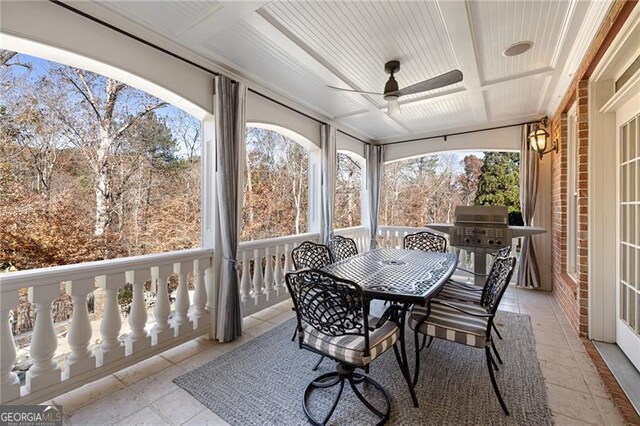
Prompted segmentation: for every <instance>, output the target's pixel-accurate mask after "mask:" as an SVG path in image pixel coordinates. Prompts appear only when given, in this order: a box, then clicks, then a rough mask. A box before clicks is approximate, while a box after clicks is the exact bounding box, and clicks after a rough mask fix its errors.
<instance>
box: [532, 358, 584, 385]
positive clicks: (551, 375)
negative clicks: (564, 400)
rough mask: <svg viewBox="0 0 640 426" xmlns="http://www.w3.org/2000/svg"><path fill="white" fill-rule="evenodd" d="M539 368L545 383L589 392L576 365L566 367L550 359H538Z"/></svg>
mask: <svg viewBox="0 0 640 426" xmlns="http://www.w3.org/2000/svg"><path fill="white" fill-rule="evenodd" d="M540 368H541V369H542V374H543V375H544V380H545V382H546V383H552V384H554V385H557V386H561V387H563V388H569V389H573V390H576V391H579V392H583V393H589V387H588V385H587V382H586V380H585V379H584V378H583V377H582V372H581V371H580V369H579V368H578V367H567V366H566V365H560V364H557V363H555V362H550V361H544V360H543V361H540Z"/></svg>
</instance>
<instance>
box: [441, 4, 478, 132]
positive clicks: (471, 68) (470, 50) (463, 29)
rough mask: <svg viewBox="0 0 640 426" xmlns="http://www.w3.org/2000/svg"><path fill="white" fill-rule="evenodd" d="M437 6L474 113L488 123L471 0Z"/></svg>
mask: <svg viewBox="0 0 640 426" xmlns="http://www.w3.org/2000/svg"><path fill="white" fill-rule="evenodd" d="M436 6H437V7H438V10H439V12H440V16H441V18H442V22H443V24H444V26H445V28H446V30H447V34H448V35H449V41H450V43H451V49H452V51H453V54H454V56H455V57H456V62H457V63H458V67H459V68H460V71H462V74H463V75H464V80H463V83H464V85H465V87H466V88H467V89H468V90H469V103H470V105H471V110H472V111H473V116H474V117H475V118H476V120H477V121H478V122H480V123H488V122H489V117H488V115H487V107H486V104H485V99H484V94H483V93H482V91H481V90H477V89H480V88H481V86H482V82H481V80H480V68H479V64H478V59H477V54H476V49H475V35H474V32H473V24H472V22H471V16H470V14H469V10H468V8H467V2H464V1H450V0H438V1H437V2H436Z"/></svg>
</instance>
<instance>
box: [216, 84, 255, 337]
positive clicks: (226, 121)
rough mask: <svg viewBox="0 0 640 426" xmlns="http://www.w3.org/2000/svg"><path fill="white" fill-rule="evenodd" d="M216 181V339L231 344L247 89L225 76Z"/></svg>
mask: <svg viewBox="0 0 640 426" xmlns="http://www.w3.org/2000/svg"><path fill="white" fill-rule="evenodd" d="M215 91H216V92H215V103H214V108H215V109H214V116H215V124H216V181H217V189H218V198H217V200H218V213H219V215H220V239H221V242H222V244H221V247H216V250H221V252H222V262H221V267H220V269H221V270H220V282H219V285H218V294H219V297H218V322H217V330H216V338H217V339H218V340H219V341H221V342H229V341H231V340H233V339H235V338H236V337H238V336H241V335H242V314H241V311H240V291H239V286H238V274H237V271H236V265H237V260H236V253H237V250H238V232H239V222H240V220H239V217H240V202H239V200H241V197H240V191H241V188H240V182H241V180H240V164H239V162H240V158H241V154H242V152H243V151H242V150H243V149H244V144H245V104H246V98H247V90H246V86H245V85H244V84H241V83H236V82H234V81H233V80H231V79H229V78H228V77H225V76H222V75H220V76H217V77H216V80H215Z"/></svg>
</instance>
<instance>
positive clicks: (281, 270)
mask: <svg viewBox="0 0 640 426" xmlns="http://www.w3.org/2000/svg"><path fill="white" fill-rule="evenodd" d="M318 240H319V235H318V234H300V235H290V236H286V237H279V238H269V239H265V240H258V241H247V242H242V243H240V246H239V249H238V258H240V259H241V260H242V268H241V275H240V299H241V301H242V305H243V314H244V315H249V314H251V313H253V312H257V311H259V310H262V309H264V308H267V307H269V306H272V305H274V304H276V303H278V302H281V301H283V300H286V299H288V298H289V296H288V294H287V289H286V285H285V282H284V279H285V274H286V273H287V272H289V271H291V270H292V262H291V250H292V249H293V248H294V247H297V246H298V245H299V244H300V243H302V242H303V241H314V242H318ZM283 256H284V263H283V260H282V258H283ZM263 264H264V266H263ZM252 269H253V273H252Z"/></svg>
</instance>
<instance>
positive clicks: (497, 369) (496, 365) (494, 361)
mask: <svg viewBox="0 0 640 426" xmlns="http://www.w3.org/2000/svg"><path fill="white" fill-rule="evenodd" d="M487 349H488V350H489V357H490V359H491V365H493V368H494V369H495V370H496V371H500V369H499V368H498V364H497V363H496V360H495V359H494V358H493V355H491V349H490V348H487Z"/></svg>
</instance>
